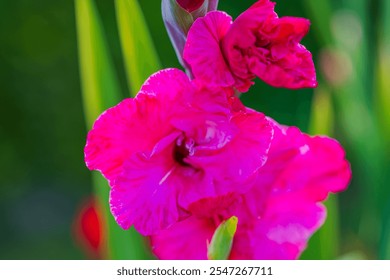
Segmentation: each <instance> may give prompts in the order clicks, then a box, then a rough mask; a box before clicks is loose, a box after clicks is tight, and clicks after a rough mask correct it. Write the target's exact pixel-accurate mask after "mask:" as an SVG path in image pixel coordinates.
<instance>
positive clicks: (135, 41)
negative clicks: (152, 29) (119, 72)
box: [115, 0, 161, 96]
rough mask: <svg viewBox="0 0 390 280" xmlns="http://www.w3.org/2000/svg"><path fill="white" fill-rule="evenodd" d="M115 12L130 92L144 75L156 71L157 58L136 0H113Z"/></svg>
mask: <svg viewBox="0 0 390 280" xmlns="http://www.w3.org/2000/svg"><path fill="white" fill-rule="evenodd" d="M115 4H116V5H115V6H116V14H117V23H118V28H119V35H120V39H121V45H122V52H123V56H124V61H125V67H126V72H127V81H128V84H129V89H130V92H131V96H135V95H136V94H137V92H138V91H139V89H140V87H141V85H142V84H143V83H144V81H145V80H146V78H148V77H149V76H150V75H151V74H153V73H154V72H156V71H158V70H159V69H160V68H161V67H160V62H159V59H158V56H157V53H156V50H155V48H154V46H153V41H152V39H151V37H150V34H149V31H148V28H147V25H146V22H145V19H144V17H143V14H142V11H141V8H140V6H139V4H138V1H136V0H116V1H115Z"/></svg>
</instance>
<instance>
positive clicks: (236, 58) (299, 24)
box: [183, 0, 317, 92]
mask: <svg viewBox="0 0 390 280" xmlns="http://www.w3.org/2000/svg"><path fill="white" fill-rule="evenodd" d="M274 6H275V3H273V2H270V1H269V0H259V1H258V2H256V3H255V4H254V5H253V6H251V7H250V8H249V9H248V10H247V11H245V12H244V13H242V14H241V15H240V16H239V17H238V18H237V19H236V20H235V21H234V22H232V19H231V17H230V16H229V15H227V14H226V13H224V12H220V11H214V12H210V13H208V14H207V15H206V16H205V17H203V18H199V19H197V20H196V21H195V22H194V24H193V25H192V27H191V29H190V31H189V32H188V38H187V42H186V45H185V48H184V55H183V57H184V60H185V61H186V62H187V64H188V65H190V67H191V70H192V73H193V75H194V77H195V78H198V79H199V80H201V82H204V83H207V84H209V85H217V86H226V87H228V86H234V87H235V88H236V89H237V90H238V91H240V92H246V91H247V90H248V89H249V88H250V86H251V85H252V84H253V82H252V80H253V78H255V76H257V77H259V78H260V79H262V80H263V81H264V82H266V83H268V84H270V85H271V86H274V87H285V88H290V89H299V88H304V87H316V86H317V81H316V73H315V68H314V63H313V59H312V55H311V53H310V52H309V51H308V50H307V49H306V48H305V47H304V46H303V45H301V44H300V43H299V42H300V41H301V39H302V38H303V37H304V36H305V35H306V33H307V32H308V30H309V25H310V22H309V20H307V19H303V18H296V17H282V18H279V17H278V16H277V14H276V13H275V12H274Z"/></svg>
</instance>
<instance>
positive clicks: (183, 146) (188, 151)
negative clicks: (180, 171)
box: [173, 135, 195, 166]
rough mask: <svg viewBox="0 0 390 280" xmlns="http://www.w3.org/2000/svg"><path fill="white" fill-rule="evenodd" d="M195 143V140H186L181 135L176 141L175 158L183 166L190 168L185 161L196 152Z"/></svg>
mask: <svg viewBox="0 0 390 280" xmlns="http://www.w3.org/2000/svg"><path fill="white" fill-rule="evenodd" d="M194 148H195V141H194V140H193V139H191V138H190V139H188V138H185V136H183V135H181V136H179V137H178V138H177V139H176V145H175V147H174V148H173V158H174V159H175V161H176V162H177V163H179V164H180V165H182V166H190V165H189V164H188V163H187V162H185V159H186V158H187V157H188V156H192V155H193V154H194V152H195V149H194Z"/></svg>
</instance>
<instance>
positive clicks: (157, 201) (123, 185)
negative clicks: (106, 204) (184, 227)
mask: <svg viewBox="0 0 390 280" xmlns="http://www.w3.org/2000/svg"><path fill="white" fill-rule="evenodd" d="M175 137H177V135H172V137H170V138H175ZM172 149H173V147H172V145H171V146H170V147H169V146H168V147H166V148H165V149H164V151H161V152H160V153H159V154H158V155H155V156H151V157H149V156H148V155H146V154H136V155H135V156H134V157H133V158H131V159H130V160H128V161H127V162H126V166H125V168H124V170H125V171H124V172H123V173H122V175H120V176H119V177H118V179H117V180H116V181H115V184H114V186H113V187H112V188H111V192H110V207H111V212H112V214H113V216H114V218H115V220H116V222H117V223H118V224H119V225H120V226H121V227H122V228H123V229H128V228H129V227H130V226H132V225H134V227H135V228H136V229H137V230H138V231H139V232H140V233H141V234H144V235H150V234H154V233H155V232H156V231H158V230H160V229H163V228H167V227H168V226H170V225H172V224H173V223H175V222H177V221H178V219H179V216H180V209H179V207H178V204H177V194H178V187H177V186H176V185H174V184H171V183H170V177H171V176H174V175H173V173H174V172H175V168H176V165H175V162H174V161H173V159H172V157H171V153H172Z"/></svg>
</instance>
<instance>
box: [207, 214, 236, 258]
mask: <svg viewBox="0 0 390 280" xmlns="http://www.w3.org/2000/svg"><path fill="white" fill-rule="evenodd" d="M237 224H238V218H237V217H236V216H232V217H230V218H229V219H227V220H226V221H224V222H222V223H221V224H220V225H219V226H218V228H217V229H216V230H215V232H214V235H213V237H212V239H211V242H210V244H209V245H208V248H207V257H208V259H209V260H227V259H228V258H229V255H230V251H231V249H232V245H233V238H234V235H235V234H236V230H237Z"/></svg>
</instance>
